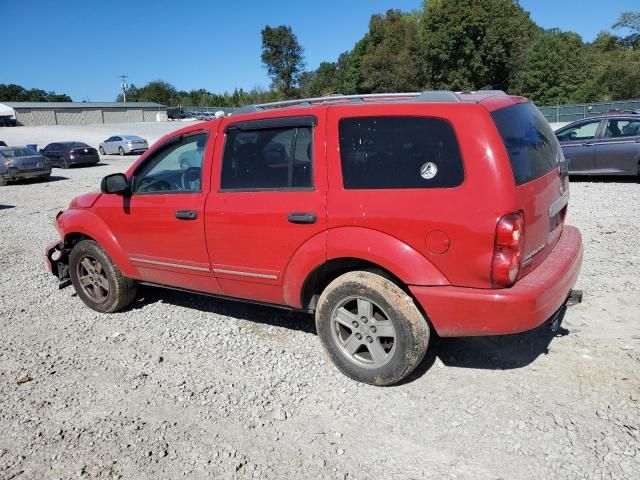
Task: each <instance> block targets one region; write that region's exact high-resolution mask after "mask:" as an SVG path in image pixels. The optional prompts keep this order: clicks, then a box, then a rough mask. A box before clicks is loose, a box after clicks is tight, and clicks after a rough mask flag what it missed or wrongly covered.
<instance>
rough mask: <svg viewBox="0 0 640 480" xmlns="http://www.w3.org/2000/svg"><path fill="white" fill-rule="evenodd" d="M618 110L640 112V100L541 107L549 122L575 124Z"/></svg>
mask: <svg viewBox="0 0 640 480" xmlns="http://www.w3.org/2000/svg"><path fill="white" fill-rule="evenodd" d="M612 110H618V111H622V112H633V111H636V110H640V100H619V101H615V102H599V103H583V104H576V105H557V106H555V107H550V106H546V107H540V111H541V112H542V114H543V115H544V116H545V117H546V119H547V121H548V122H564V123H568V122H573V121H575V120H581V119H583V118H587V117H595V116H598V115H602V114H603V113H607V112H610V111H612Z"/></svg>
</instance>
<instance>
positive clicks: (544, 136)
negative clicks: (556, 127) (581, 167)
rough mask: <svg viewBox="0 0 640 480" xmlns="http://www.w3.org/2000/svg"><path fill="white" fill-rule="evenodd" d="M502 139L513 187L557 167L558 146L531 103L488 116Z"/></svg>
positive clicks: (549, 129) (547, 126)
mask: <svg viewBox="0 0 640 480" xmlns="http://www.w3.org/2000/svg"><path fill="white" fill-rule="evenodd" d="M491 116H492V117H493V121H494V122H495V124H496V127H498V131H499V132H500V135H501V136H502V141H503V142H504V145H505V147H506V148H507V152H508V154H509V160H510V161H511V169H512V170H513V176H514V178H515V181H516V184H517V185H521V184H523V183H527V182H529V181H531V180H533V179H536V178H538V177H541V176H543V175H545V174H547V173H549V172H550V171H551V170H553V169H554V168H556V167H558V166H560V165H559V163H558V161H559V150H560V144H559V143H558V140H557V139H556V137H555V135H554V133H553V130H551V127H550V126H549V123H547V120H546V119H545V118H544V116H542V114H541V113H540V111H539V110H538V109H537V108H536V106H535V105H533V104H532V103H521V104H518V105H513V106H511V107H506V108H503V109H501V110H496V111H495V112H493V113H492V114H491Z"/></svg>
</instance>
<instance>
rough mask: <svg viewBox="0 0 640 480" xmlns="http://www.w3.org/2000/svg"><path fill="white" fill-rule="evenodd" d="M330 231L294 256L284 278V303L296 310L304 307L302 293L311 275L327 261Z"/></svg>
mask: <svg viewBox="0 0 640 480" xmlns="http://www.w3.org/2000/svg"><path fill="white" fill-rule="evenodd" d="M327 236H328V231H327V230H325V231H323V232H320V233H318V234H316V235H314V236H313V237H311V238H310V239H308V240H307V241H306V242H305V243H303V244H302V246H301V247H300V248H298V250H296V252H295V253H294V254H293V257H291V260H289V264H288V265H287V269H286V270H285V273H284V277H283V287H284V288H283V293H284V302H285V303H286V304H287V305H290V306H292V307H295V308H300V307H302V305H301V303H300V300H301V299H300V292H301V291H302V286H303V285H304V281H305V280H306V279H307V277H308V276H309V274H310V273H311V272H313V271H314V270H315V269H316V268H318V267H319V266H320V265H322V264H323V263H324V262H326V261H327Z"/></svg>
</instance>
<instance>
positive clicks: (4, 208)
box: [0, 204, 16, 210]
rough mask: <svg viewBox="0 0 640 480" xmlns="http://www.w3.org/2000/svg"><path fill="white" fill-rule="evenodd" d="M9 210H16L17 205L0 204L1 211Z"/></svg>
mask: <svg viewBox="0 0 640 480" xmlns="http://www.w3.org/2000/svg"><path fill="white" fill-rule="evenodd" d="M8 208H16V206H15V205H1V204H0V210H6V209H8Z"/></svg>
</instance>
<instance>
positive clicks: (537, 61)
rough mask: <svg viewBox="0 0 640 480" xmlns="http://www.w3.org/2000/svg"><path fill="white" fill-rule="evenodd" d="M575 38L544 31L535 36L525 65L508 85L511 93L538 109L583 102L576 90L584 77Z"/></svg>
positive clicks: (578, 41)
mask: <svg viewBox="0 0 640 480" xmlns="http://www.w3.org/2000/svg"><path fill="white" fill-rule="evenodd" d="M583 49H584V48H583V43H582V39H581V38H580V36H579V35H577V34H575V33H570V32H561V31H559V30H558V29H552V30H546V31H543V32H540V33H539V34H538V35H536V37H535V39H534V41H533V44H532V45H531V48H530V51H529V53H528V55H527V62H526V64H525V65H523V66H522V68H520V69H519V70H518V71H517V72H516V74H515V78H514V81H513V84H512V92H513V93H518V94H521V95H524V96H526V97H529V98H530V99H531V100H533V101H534V102H536V103H538V104H541V105H555V104H556V103H567V102H579V101H583V98H582V96H583V93H581V92H580V86H581V85H582V84H583V83H584V81H585V79H586V74H587V71H588V70H587V63H586V61H585V58H584V55H580V54H576V52H580V51H582V50H583Z"/></svg>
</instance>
